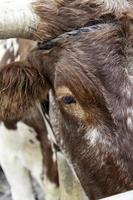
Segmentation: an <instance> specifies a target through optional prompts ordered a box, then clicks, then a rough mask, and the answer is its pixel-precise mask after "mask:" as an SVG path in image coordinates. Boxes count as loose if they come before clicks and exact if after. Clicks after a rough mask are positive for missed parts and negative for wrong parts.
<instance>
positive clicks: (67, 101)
mask: <svg viewBox="0 0 133 200" xmlns="http://www.w3.org/2000/svg"><path fill="white" fill-rule="evenodd" d="M62 100H63V103H64V104H68V105H69V104H72V103H74V104H75V103H76V100H75V98H74V97H73V96H64V97H63V98H62Z"/></svg>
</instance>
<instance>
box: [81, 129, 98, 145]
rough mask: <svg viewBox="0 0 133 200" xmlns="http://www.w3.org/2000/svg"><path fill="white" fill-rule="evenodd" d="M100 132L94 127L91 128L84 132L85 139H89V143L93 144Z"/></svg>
mask: <svg viewBox="0 0 133 200" xmlns="http://www.w3.org/2000/svg"><path fill="white" fill-rule="evenodd" d="M100 137H101V136H100V133H99V131H98V130H97V129H96V128H94V129H91V130H89V131H87V133H86V134H85V140H87V141H88V140H89V141H90V144H91V145H93V146H95V145H96V143H97V141H98V140H99V139H100Z"/></svg>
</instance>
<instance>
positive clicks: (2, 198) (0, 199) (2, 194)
mask: <svg viewBox="0 0 133 200" xmlns="http://www.w3.org/2000/svg"><path fill="white" fill-rule="evenodd" d="M33 188H34V192H35V196H36V200H44V198H43V194H42V192H41V189H40V188H39V187H38V185H37V184H36V183H35V182H34V181H33ZM0 200H12V198H11V194H10V187H9V184H8V183H7V181H6V178H5V176H4V174H3V172H2V170H1V168H0Z"/></svg>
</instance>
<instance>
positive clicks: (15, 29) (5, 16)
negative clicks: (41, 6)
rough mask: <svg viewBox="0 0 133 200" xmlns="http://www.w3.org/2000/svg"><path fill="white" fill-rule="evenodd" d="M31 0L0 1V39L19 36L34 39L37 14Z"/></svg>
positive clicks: (37, 22) (37, 20)
mask: <svg viewBox="0 0 133 200" xmlns="http://www.w3.org/2000/svg"><path fill="white" fill-rule="evenodd" d="M33 1H34V0H22V1H18V0H1V1H0V39H5V38H13V37H21V38H27V39H32V40H35V32H36V30H37V26H38V24H39V16H37V14H35V11H34V9H33V7H32V3H34V2H33Z"/></svg>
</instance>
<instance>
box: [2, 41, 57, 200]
mask: <svg viewBox="0 0 133 200" xmlns="http://www.w3.org/2000/svg"><path fill="white" fill-rule="evenodd" d="M34 45H35V43H34V42H32V41H28V40H21V39H8V40H3V41H1V43H0V56H1V59H0V60H1V63H0V65H1V67H2V66H3V65H5V64H9V63H10V62H13V61H18V60H24V59H25V56H26V55H27V52H29V51H30V50H31V48H33V46H34ZM18 112H20V111H19V109H18ZM49 131H51V130H50V126H49V127H48V122H47V127H46V125H45V121H44V116H43V113H42V109H41V107H40V104H39V103H38V105H36V106H35V107H33V108H30V109H29V110H27V113H26V115H25V116H24V117H23V119H22V120H21V121H19V120H9V121H8V120H7V121H1V122H0V165H1V167H2V169H3V171H4V173H5V175H6V178H7V180H8V182H9V184H10V187H11V194H12V198H13V200H35V194H34V192H33V188H32V186H33V185H32V180H31V177H33V178H34V179H35V180H36V181H37V183H38V184H39V185H40V187H41V190H42V192H43V195H44V196H45V199H46V200H53V199H54V200H55V199H56V200H59V189H58V173H57V165H56V154H55V152H53V149H52V146H51V143H50V140H49V138H48V132H49Z"/></svg>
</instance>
